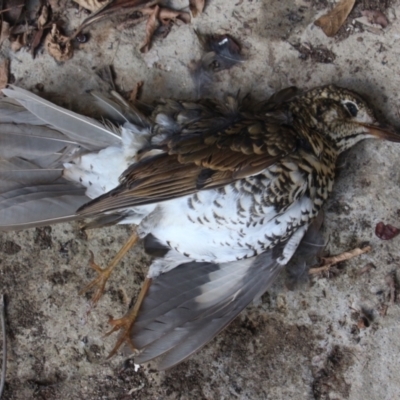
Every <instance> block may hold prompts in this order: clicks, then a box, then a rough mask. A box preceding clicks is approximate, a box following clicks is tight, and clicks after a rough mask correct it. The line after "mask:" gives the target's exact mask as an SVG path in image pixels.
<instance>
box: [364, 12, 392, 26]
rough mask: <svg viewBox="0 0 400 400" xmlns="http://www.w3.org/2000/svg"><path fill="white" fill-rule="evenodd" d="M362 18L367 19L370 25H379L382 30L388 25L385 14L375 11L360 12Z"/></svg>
mask: <svg viewBox="0 0 400 400" xmlns="http://www.w3.org/2000/svg"><path fill="white" fill-rule="evenodd" d="M361 15H362V16H363V17H367V19H368V22H369V23H370V24H376V25H380V26H381V27H382V28H386V27H387V26H388V24H389V21H388V19H387V18H386V16H385V14H383V13H382V12H380V11H377V10H364V11H361Z"/></svg>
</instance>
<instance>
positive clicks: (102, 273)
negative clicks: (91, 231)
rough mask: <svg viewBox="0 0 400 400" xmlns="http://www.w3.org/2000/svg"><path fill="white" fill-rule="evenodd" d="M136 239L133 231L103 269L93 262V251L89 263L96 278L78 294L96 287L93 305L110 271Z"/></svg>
mask: <svg viewBox="0 0 400 400" xmlns="http://www.w3.org/2000/svg"><path fill="white" fill-rule="evenodd" d="M138 240H139V236H138V234H137V233H136V231H135V232H133V233H132V235H131V237H130V238H129V239H128V241H127V242H126V243H125V244H124V245H123V247H122V248H121V249H120V251H119V252H118V253H117V254H116V256H115V257H114V258H113V260H112V261H111V262H110V264H108V266H107V267H106V268H104V269H103V268H100V267H99V266H98V265H97V264H96V263H95V262H94V257H93V253H92V254H91V258H90V260H89V263H90V266H91V267H92V268H93V269H94V270H95V271H96V272H97V273H98V276H97V278H96V279H94V280H93V281H92V282H90V283H89V284H88V285H86V286H85V287H84V288H83V289H82V290H81V291H80V292H79V294H83V293H85V292H87V291H88V290H91V289H93V288H96V289H95V292H94V293H93V296H92V303H93V305H95V304H96V303H97V302H98V301H99V299H100V297H101V296H102V295H103V292H104V287H105V286H106V282H107V280H108V278H109V277H110V275H111V272H112V271H113V269H114V268H115V267H116V265H117V264H118V263H119V262H120V261H121V259H122V257H123V256H124V255H125V254H126V253H127V252H128V251H129V250H130V249H131V248H132V247H133V246H134V245H135V244H136V243H137V241H138Z"/></svg>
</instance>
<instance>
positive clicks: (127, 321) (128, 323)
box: [106, 278, 151, 358]
mask: <svg viewBox="0 0 400 400" xmlns="http://www.w3.org/2000/svg"><path fill="white" fill-rule="evenodd" d="M150 285H151V278H146V279H145V281H144V283H143V285H142V288H141V289H140V293H139V296H138V299H137V300H136V303H135V305H134V306H133V308H132V309H131V310H129V311H128V313H127V314H126V315H125V316H123V317H122V318H118V319H113V318H110V320H109V321H108V322H109V323H110V324H111V325H112V326H113V327H112V329H111V330H110V331H109V332H107V333H106V336H109V335H111V334H112V333H113V332H116V331H119V330H121V333H120V336H119V337H118V340H117V343H116V344H115V346H114V347H113V349H112V350H111V352H110V354H109V355H108V357H107V358H111V357H112V356H114V355H115V354H116V353H117V351H118V349H119V348H120V347H121V345H122V344H123V343H124V342H125V343H127V344H128V345H129V347H130V348H131V350H132V351H133V352H135V351H136V350H137V349H136V347H135V345H134V344H133V342H132V338H131V332H132V328H133V326H134V324H135V321H136V318H137V316H138V313H139V310H140V307H141V305H142V303H143V300H144V298H145V297H146V294H147V292H148V290H149V287H150Z"/></svg>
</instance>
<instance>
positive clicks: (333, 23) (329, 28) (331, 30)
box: [314, 0, 355, 37]
mask: <svg viewBox="0 0 400 400" xmlns="http://www.w3.org/2000/svg"><path fill="white" fill-rule="evenodd" d="M354 3H355V0H340V1H339V3H337V4H336V6H335V7H334V8H333V9H332V10H331V11H329V12H328V13H327V14H325V15H323V16H322V17H320V18H318V19H317V20H316V21H315V22H314V24H315V25H317V26H319V27H320V28H321V29H322V30H323V31H324V33H325V35H326V36H329V37H332V36H335V35H336V33H337V32H338V30H339V29H340V28H341V26H342V25H343V24H344V21H345V20H346V18H347V17H348V15H349V14H350V12H351V10H352V9H353V7H354Z"/></svg>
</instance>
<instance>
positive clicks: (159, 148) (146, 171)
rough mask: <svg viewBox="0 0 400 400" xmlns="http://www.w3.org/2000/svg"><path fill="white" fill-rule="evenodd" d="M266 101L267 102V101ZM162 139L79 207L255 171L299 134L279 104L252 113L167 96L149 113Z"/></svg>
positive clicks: (146, 197) (186, 190) (100, 207)
mask: <svg viewBox="0 0 400 400" xmlns="http://www.w3.org/2000/svg"><path fill="white" fill-rule="evenodd" d="M266 104H267V103H266ZM153 120H154V121H155V125H154V127H153V131H154V132H155V133H156V136H155V138H154V141H155V140H158V138H159V137H161V138H162V139H161V142H160V143H157V144H156V145H154V147H153V148H151V149H148V150H145V151H144V152H143V153H142V157H141V160H140V161H139V162H137V163H134V164H133V165H131V166H130V168H128V169H127V170H126V171H125V172H124V174H123V175H122V176H121V184H120V185H119V186H118V187H117V188H115V189H114V190H112V191H110V192H108V193H106V194H105V195H103V196H101V197H99V198H97V199H95V200H93V201H91V202H90V203H88V204H87V205H85V206H83V207H82V208H81V209H80V210H78V212H79V213H81V214H95V213H101V212H107V211H111V210H116V209H121V208H127V207H133V206H138V205H145V204H149V203H158V202H160V201H165V200H170V199H173V198H176V197H181V196H185V195H189V194H192V193H195V192H196V191H199V190H204V189H211V188H218V187H221V186H224V185H227V184H229V183H232V182H234V181H236V180H239V179H243V178H246V177H248V176H252V175H257V174H259V173H260V172H261V171H263V170H265V169H266V168H268V167H269V166H271V165H272V164H274V163H276V162H277V161H278V160H280V159H281V158H282V157H284V156H286V155H287V154H289V153H291V152H293V151H295V149H296V146H297V135H296V133H295V132H294V130H293V129H292V127H291V126H290V124H289V122H288V121H287V116H285V115H284V114H283V113H282V110H279V111H276V112H275V111H274V110H269V109H268V108H267V107H266V106H265V107H264V109H263V110H262V111H260V112H257V113H256V114H254V113H252V114H251V115H250V112H246V111H237V110H235V109H234V106H233V105H230V106H229V107H228V106H227V107H225V108H223V107H221V106H219V105H216V104H215V103H205V102H203V103H180V102H176V101H168V102H167V103H166V104H165V105H164V106H162V107H158V108H157V109H156V111H155V113H154V115H153Z"/></svg>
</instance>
